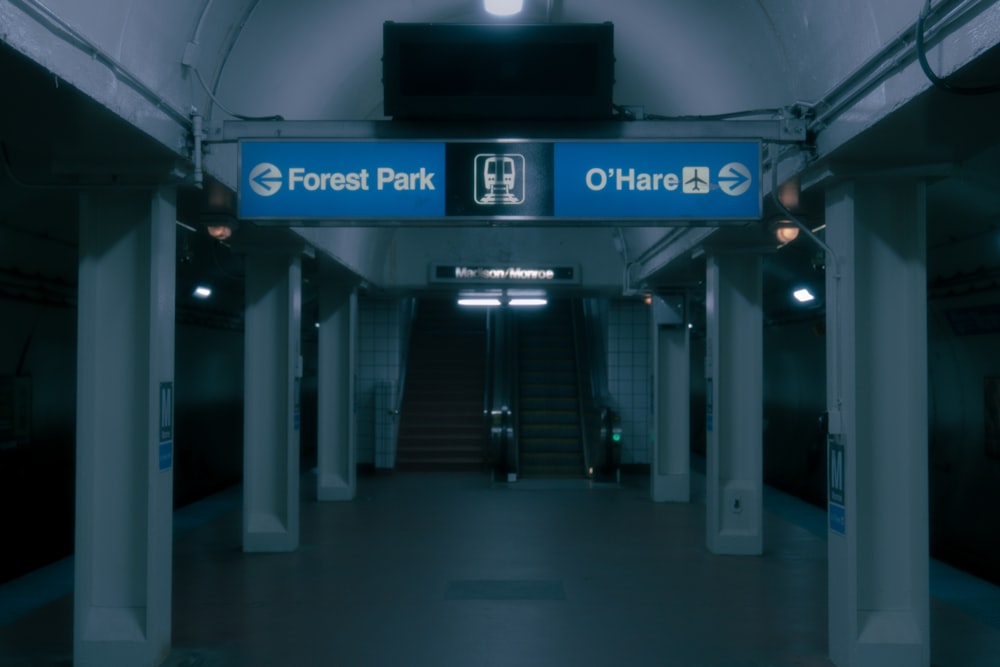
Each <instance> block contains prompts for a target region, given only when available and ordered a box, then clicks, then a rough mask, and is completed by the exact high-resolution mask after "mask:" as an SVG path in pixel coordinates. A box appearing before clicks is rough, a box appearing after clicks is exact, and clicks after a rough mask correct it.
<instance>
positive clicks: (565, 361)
mask: <svg viewBox="0 0 1000 667" xmlns="http://www.w3.org/2000/svg"><path fill="white" fill-rule="evenodd" d="M570 305H571V304H570V302H569V301H568V300H565V299H560V300H552V301H550V302H549V305H548V306H547V307H546V308H544V309H539V310H532V311H521V312H519V313H518V322H517V327H518V412H519V422H518V434H519V438H518V440H519V443H518V444H519V459H520V476H521V477H524V478H578V477H584V476H585V474H584V461H583V435H582V433H581V431H580V404H579V393H578V391H577V382H578V378H577V369H576V354H575V343H574V336H573V318H572V313H571V311H570Z"/></svg>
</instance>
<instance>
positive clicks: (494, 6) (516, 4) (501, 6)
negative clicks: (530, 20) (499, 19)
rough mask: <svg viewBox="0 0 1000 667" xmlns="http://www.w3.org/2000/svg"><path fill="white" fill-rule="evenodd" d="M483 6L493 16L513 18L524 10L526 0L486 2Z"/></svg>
mask: <svg viewBox="0 0 1000 667" xmlns="http://www.w3.org/2000/svg"><path fill="white" fill-rule="evenodd" d="M483 6H484V7H485V8H486V11H487V12H489V13H490V14H493V16H513V15H514V14H517V13H519V12H520V11H521V9H523V8H524V0H484V2H483Z"/></svg>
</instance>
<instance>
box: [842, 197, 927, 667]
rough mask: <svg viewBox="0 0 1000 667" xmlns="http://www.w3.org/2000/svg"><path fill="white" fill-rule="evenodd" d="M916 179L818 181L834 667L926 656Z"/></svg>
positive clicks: (923, 382) (922, 303)
mask: <svg viewBox="0 0 1000 667" xmlns="http://www.w3.org/2000/svg"><path fill="white" fill-rule="evenodd" d="M924 193H925V189H924V186H923V184H921V183H918V182H912V181H896V182H885V181H882V182H878V181H876V182H872V181H865V182H861V181H857V182H847V183H844V184H841V185H837V186H835V187H832V188H831V189H830V190H829V191H828V192H827V195H826V201H827V213H826V220H827V231H826V234H827V236H826V238H827V243H828V244H829V245H830V247H831V248H832V249H833V251H834V252H835V253H836V256H837V270H835V271H830V272H828V274H827V286H826V298H827V311H826V312H827V327H826V328H827V389H828V391H827V394H828V403H829V413H830V436H829V442H828V465H829V485H828V486H829V489H828V499H829V519H830V525H829V528H828V531H829V532H828V551H829V554H828V563H829V565H828V567H829V574H828V580H829V616H828V618H829V633H830V634H829V645H830V657H831V658H832V660H833V662H834V663H836V664H837V665H838V666H839V667H875V666H881V665H914V666H916V667H927V666H928V665H929V664H930V620H929V604H930V602H929V595H930V592H929V580H928V576H929V575H928V568H929V554H928V551H929V546H928V525H927V524H928V499H927V474H928V473H927V400H928V399H927V290H926V283H927V266H926V215H925V206H924V198H925V194H924Z"/></svg>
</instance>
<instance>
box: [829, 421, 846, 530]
mask: <svg viewBox="0 0 1000 667" xmlns="http://www.w3.org/2000/svg"><path fill="white" fill-rule="evenodd" d="M827 453H828V457H829V459H828V461H827V480H828V482H829V484H828V486H829V493H828V495H827V500H828V503H827V511H828V514H829V515H830V530H832V531H834V532H837V533H840V534H841V535H843V534H845V531H846V530H847V511H846V508H845V505H846V502H847V501H846V495H847V493H846V484H845V481H844V445H843V443H842V442H841V441H840V436H838V435H834V434H830V435H828V436H827Z"/></svg>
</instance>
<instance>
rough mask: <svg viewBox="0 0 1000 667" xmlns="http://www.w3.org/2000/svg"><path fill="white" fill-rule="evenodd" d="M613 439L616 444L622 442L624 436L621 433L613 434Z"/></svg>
mask: <svg viewBox="0 0 1000 667" xmlns="http://www.w3.org/2000/svg"><path fill="white" fill-rule="evenodd" d="M611 439H612V440H614V441H615V442H621V441H622V434H621V433H615V434H613V435H612V436H611Z"/></svg>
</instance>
